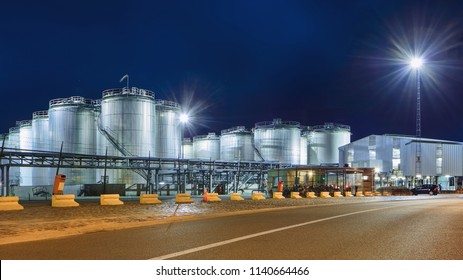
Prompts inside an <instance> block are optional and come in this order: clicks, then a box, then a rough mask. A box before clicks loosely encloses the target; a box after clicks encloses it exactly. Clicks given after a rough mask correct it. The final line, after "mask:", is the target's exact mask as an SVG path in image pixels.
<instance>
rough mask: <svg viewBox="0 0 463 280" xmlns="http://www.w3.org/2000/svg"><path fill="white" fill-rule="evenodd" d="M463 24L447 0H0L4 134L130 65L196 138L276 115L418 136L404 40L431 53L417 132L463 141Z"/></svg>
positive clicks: (133, 80)
mask: <svg viewBox="0 0 463 280" xmlns="http://www.w3.org/2000/svg"><path fill="white" fill-rule="evenodd" d="M462 21H463V1H444V0H439V1H437V0H436V1H393V0H385V1H379V0H377V1H374V0H363V1H360V0H359V1H355V0H345V1H329V0H320V1H310V0H305V1H292V0H284V1H252V0H245V1H241V0H233V1H232V0H230V1H219V0H215V1H201V0H195V1H178V0H171V1H136V0H128V1H122V0H111V1H98V0H91V1H86V0H80V1H62V0H59V1H46V0H45V1H36V0H30V1H21V0H19V1H18V0H11V1H10V0H2V1H1V2H0V86H1V87H2V90H1V93H0V96H1V103H0V104H1V105H0V133H5V132H7V131H8V128H10V127H13V126H15V122H16V121H17V120H26V119H31V118H32V112H34V111H39V110H45V109H48V101H49V100H51V99H54V98H61V97H70V96H84V97H87V98H91V99H99V98H101V92H102V91H103V90H105V89H108V88H117V87H123V86H124V85H125V83H120V82H119V80H120V79H121V77H122V76H124V75H125V74H128V75H129V77H130V86H135V87H139V88H145V89H149V90H152V91H154V92H155V93H156V98H158V99H169V100H176V101H178V102H180V103H182V104H184V105H185V107H186V105H188V107H189V108H192V110H193V109H194V112H192V114H194V119H192V124H191V125H192V129H193V130H192V131H190V132H188V134H189V135H187V136H194V135H200V134H207V133H208V132H216V133H217V134H220V130H222V129H227V128H231V127H233V126H239V125H241V126H246V127H247V128H252V127H253V126H254V124H255V123H256V122H261V121H271V120H273V119H274V118H281V119H283V120H286V121H298V122H300V123H301V124H303V125H320V124H324V123H325V122H334V123H340V124H345V125H350V126H351V129H352V133H353V135H352V140H355V139H359V138H363V137H365V136H368V135H370V134H384V133H393V134H407V135H414V134H415V114H416V111H415V110H416V107H415V103H416V84H414V83H413V80H412V79H413V78H414V75H413V72H411V73H406V71H405V70H404V69H408V68H407V67H408V66H406V65H405V64H404V63H402V64H401V62H402V61H401V60H399V56H398V55H397V54H400V53H401V52H402V51H401V50H402V49H401V48H403V50H407V49H409V50H416V51H419V52H421V53H425V54H426V55H428V56H426V57H425V67H426V69H427V70H423V74H422V84H421V94H422V136H423V137H431V138H437V139H446V140H457V141H463V121H462V120H463V90H462V89H463V66H462V63H463V48H462V46H461V44H462V42H463V23H462ZM399 46H400V47H399ZM407 71H408V70H407ZM425 71H426V72H425Z"/></svg>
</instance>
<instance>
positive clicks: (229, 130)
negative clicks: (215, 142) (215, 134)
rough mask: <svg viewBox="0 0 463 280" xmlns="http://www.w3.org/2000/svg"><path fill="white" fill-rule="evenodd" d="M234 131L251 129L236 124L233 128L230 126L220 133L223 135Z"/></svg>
mask: <svg viewBox="0 0 463 280" xmlns="http://www.w3.org/2000/svg"><path fill="white" fill-rule="evenodd" d="M234 132H237V133H238V132H239V133H249V134H250V133H251V131H249V130H246V127H244V126H235V127H232V128H228V129H223V130H222V131H220V133H221V134H222V135H224V134H230V133H234Z"/></svg>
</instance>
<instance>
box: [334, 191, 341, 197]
mask: <svg viewBox="0 0 463 280" xmlns="http://www.w3.org/2000/svg"><path fill="white" fill-rule="evenodd" d="M333 197H343V196H342V194H341V192H334V193H333Z"/></svg>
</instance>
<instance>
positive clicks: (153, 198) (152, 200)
mask: <svg viewBox="0 0 463 280" xmlns="http://www.w3.org/2000/svg"><path fill="white" fill-rule="evenodd" d="M161 203H162V201H160V200H159V195H158V194H155V193H153V194H141V195H140V204H161Z"/></svg>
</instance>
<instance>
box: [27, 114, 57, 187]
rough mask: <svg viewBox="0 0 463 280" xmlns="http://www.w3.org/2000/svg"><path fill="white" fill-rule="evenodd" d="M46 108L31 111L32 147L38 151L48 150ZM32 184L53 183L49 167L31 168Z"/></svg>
mask: <svg viewBox="0 0 463 280" xmlns="http://www.w3.org/2000/svg"><path fill="white" fill-rule="evenodd" d="M48 124H49V122H48V110H45V111H37V112H34V113H32V139H33V141H32V149H33V150H34V151H36V152H38V151H50V145H49V142H50V134H49V126H48ZM32 184H33V185H34V186H46V185H52V184H53V178H52V176H50V168H38V167H34V168H33V169H32Z"/></svg>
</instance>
